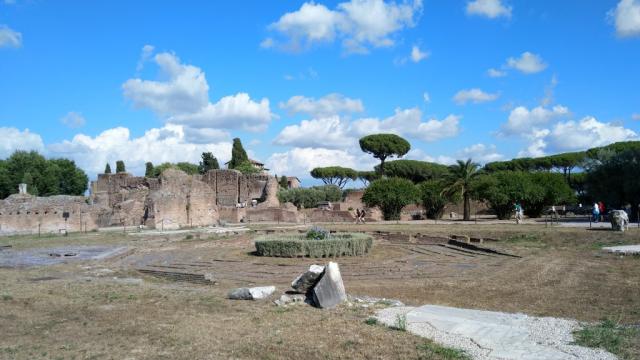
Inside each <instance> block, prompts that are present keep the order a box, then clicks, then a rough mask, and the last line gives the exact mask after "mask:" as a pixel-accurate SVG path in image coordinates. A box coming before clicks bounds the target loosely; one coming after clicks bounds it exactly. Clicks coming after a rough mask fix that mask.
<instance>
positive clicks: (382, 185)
mask: <svg viewBox="0 0 640 360" xmlns="http://www.w3.org/2000/svg"><path fill="white" fill-rule="evenodd" d="M418 199H419V194H418V190H417V188H416V186H415V185H414V184H413V183H412V182H411V181H410V180H407V179H402V178H384V179H380V180H376V181H374V182H372V183H371V185H369V187H368V188H366V189H365V191H364V194H363V195H362V201H363V202H364V203H365V204H366V205H367V206H369V207H374V206H379V207H380V209H381V210H382V214H383V216H384V219H385V220H399V219H400V212H401V211H402V208H403V207H405V206H406V205H409V204H412V203H415V202H417V201H418Z"/></svg>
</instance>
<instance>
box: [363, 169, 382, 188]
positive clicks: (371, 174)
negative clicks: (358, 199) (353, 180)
mask: <svg viewBox="0 0 640 360" xmlns="http://www.w3.org/2000/svg"><path fill="white" fill-rule="evenodd" d="M379 178H380V174H378V173H377V172H375V171H358V179H359V180H360V181H362V184H363V185H364V186H365V187H367V186H369V183H371V182H372V181H374V180H377V179H379Z"/></svg>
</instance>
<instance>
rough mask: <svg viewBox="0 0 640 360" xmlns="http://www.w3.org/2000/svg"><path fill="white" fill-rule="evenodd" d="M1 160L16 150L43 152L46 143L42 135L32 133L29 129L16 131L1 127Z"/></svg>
mask: <svg viewBox="0 0 640 360" xmlns="http://www.w3.org/2000/svg"><path fill="white" fill-rule="evenodd" d="M0 139H2V141H1V142H0V159H4V158H7V157H8V156H10V155H11V154H12V153H13V152H14V151H16V150H24V151H30V150H35V151H38V152H42V151H43V150H44V143H43V142H42V137H40V135H38V134H35V133H32V132H31V131H29V129H24V130H23V131H20V129H16V128H14V127H0Z"/></svg>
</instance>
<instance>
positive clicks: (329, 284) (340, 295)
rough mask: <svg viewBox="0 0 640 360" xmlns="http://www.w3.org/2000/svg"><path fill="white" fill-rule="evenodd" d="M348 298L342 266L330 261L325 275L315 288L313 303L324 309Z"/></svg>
mask: <svg viewBox="0 0 640 360" xmlns="http://www.w3.org/2000/svg"><path fill="white" fill-rule="evenodd" d="M346 299H347V293H346V291H345V289H344V283H343V282H342V276H341V275H340V268H339V267H338V264H337V263H334V262H330V263H329V264H328V265H327V266H326V267H325V270H324V275H322V278H320V281H318V283H317V284H316V286H315V287H314V288H313V303H314V304H315V305H316V306H317V307H319V308H323V309H327V308H329V309H330V308H333V307H335V306H336V305H338V304H340V303H341V302H343V301H344V300H346Z"/></svg>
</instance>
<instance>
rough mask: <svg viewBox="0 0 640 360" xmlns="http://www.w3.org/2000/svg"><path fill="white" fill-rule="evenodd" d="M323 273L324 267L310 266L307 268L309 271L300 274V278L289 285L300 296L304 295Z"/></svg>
mask: <svg viewBox="0 0 640 360" xmlns="http://www.w3.org/2000/svg"><path fill="white" fill-rule="evenodd" d="M323 271H324V266H321V265H315V264H314V265H311V266H309V270H307V271H305V272H304V273H302V274H300V276H298V277H297V278H296V279H295V280H293V282H292V283H291V287H292V288H293V289H294V290H295V291H297V292H299V293H301V294H306V293H308V292H309V290H311V289H313V287H314V286H315V285H316V283H317V282H318V280H319V279H320V277H321V276H322V272H323Z"/></svg>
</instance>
